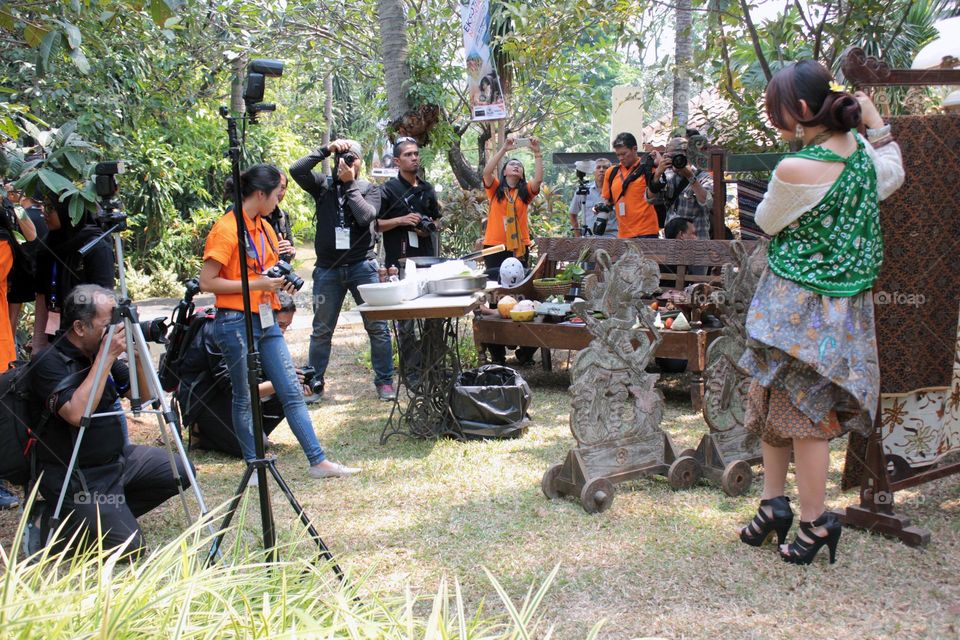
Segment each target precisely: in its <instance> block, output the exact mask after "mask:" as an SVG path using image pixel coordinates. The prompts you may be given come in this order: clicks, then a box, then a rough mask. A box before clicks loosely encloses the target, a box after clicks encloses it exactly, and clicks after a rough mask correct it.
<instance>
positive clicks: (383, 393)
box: [377, 384, 397, 401]
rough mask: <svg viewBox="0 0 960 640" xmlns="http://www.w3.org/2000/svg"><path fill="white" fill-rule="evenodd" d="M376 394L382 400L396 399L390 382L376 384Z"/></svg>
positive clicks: (395, 393)
mask: <svg viewBox="0 0 960 640" xmlns="http://www.w3.org/2000/svg"><path fill="white" fill-rule="evenodd" d="M377 396H379V398H380V399H381V400H384V401H388V400H396V399H397V392H396V390H395V389H394V388H393V385H392V384H381V385H377Z"/></svg>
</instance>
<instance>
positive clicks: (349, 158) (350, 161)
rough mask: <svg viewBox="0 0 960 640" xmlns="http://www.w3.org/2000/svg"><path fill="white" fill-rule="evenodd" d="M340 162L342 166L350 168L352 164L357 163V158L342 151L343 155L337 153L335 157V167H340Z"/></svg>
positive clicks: (350, 152) (350, 153)
mask: <svg viewBox="0 0 960 640" xmlns="http://www.w3.org/2000/svg"><path fill="white" fill-rule="evenodd" d="M341 160H343V164H345V165H347V166H348V167H352V166H353V163H354V162H356V161H357V156H356V154H354V153H353V152H352V151H344V152H343V153H338V154H337V156H336V161H337V163H336V164H337V166H340V161H341Z"/></svg>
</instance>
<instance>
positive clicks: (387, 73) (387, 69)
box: [377, 0, 410, 122]
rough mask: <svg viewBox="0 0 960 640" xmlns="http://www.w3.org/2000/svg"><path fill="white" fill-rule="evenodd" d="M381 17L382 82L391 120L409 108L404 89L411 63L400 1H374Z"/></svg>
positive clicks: (405, 24)
mask: <svg viewBox="0 0 960 640" xmlns="http://www.w3.org/2000/svg"><path fill="white" fill-rule="evenodd" d="M377 16H378V17H379V18H380V52H381V54H382V56H383V75H384V83H385V84H386V88H387V106H388V108H389V112H390V120H391V121H394V122H395V121H397V120H399V119H400V118H402V117H403V114H405V113H406V112H407V111H409V110H410V103H409V102H408V101H407V90H408V85H409V83H410V65H409V64H407V32H406V26H407V22H406V17H405V13H404V9H403V2H402V0H377Z"/></svg>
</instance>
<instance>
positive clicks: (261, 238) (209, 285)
mask: <svg viewBox="0 0 960 640" xmlns="http://www.w3.org/2000/svg"><path fill="white" fill-rule="evenodd" d="M281 178H282V175H281V173H280V170H279V169H277V168H276V167H274V166H273V165H268V164H258V165H254V166H253V167H250V168H249V169H247V170H246V171H245V172H244V173H243V174H242V175H241V176H240V194H241V197H242V200H243V205H242V206H243V220H244V223H245V225H246V231H245V234H244V235H245V237H246V241H247V247H246V260H245V262H246V264H244V265H242V266H241V252H240V250H239V247H238V246H237V224H236V217H235V216H234V214H233V212H230V213H227V214H225V215H224V216H223V217H222V218H220V219H219V220H218V221H217V222H216V224H214V225H213V228H212V229H211V230H210V234H209V235H208V236H207V244H206V248H205V249H204V252H203V268H202V269H201V271H200V286H201V288H202V289H203V290H204V291H209V292H211V293H214V294H216V296H217V300H216V306H217V315H216V318H215V320H214V335H215V336H216V340H217V344H218V345H219V347H220V350H221V352H222V353H223V358H224V361H225V362H226V364H227V367H228V368H229V371H230V382H231V386H232V387H233V405H232V411H233V424H234V427H235V429H236V432H237V436H238V437H239V440H240V449H241V450H242V451H243V457H244V459H245V460H247V461H248V462H249V461H251V460H254V459H255V458H256V450H255V449H254V443H253V415H252V413H251V408H250V388H249V386H248V382H247V366H246V355H247V337H246V332H245V330H244V316H243V296H242V293H241V283H240V275H241V272H240V269H241V268H246V269H249V270H250V273H249V277H250V308H251V311H252V313H253V318H252V320H253V333H254V340H256V341H257V346H258V350H259V352H260V354H261V366H262V369H263V372H264V375H265V377H266V379H267V380H269V381H270V382H272V383H273V386H274V388H275V390H276V394H277V397H278V398H279V399H280V402H281V404H282V405H283V410H284V413H285V415H286V416H287V422H289V423H290V429H291V430H292V431H293V434H294V435H295V436H296V437H297V440H298V441H299V442H300V446H301V447H302V448H303V452H304V454H306V456H307V460H308V462H309V463H310V468H309V469H308V473H309V475H310V477H311V478H329V477H342V476H349V475H353V474H355V473H358V472H359V471H360V470H359V469H354V468H350V467H345V466H343V465H341V464H337V463H335V462H331V461H330V460H327V459H326V456H325V455H324V452H323V449H322V448H321V447H320V443H319V442H318V441H317V437H316V435H315V434H314V432H313V424H312V423H311V422H310V415H309V413H308V412H307V406H306V404H305V403H304V401H303V394H302V391H301V387H300V383H299V381H298V380H297V374H296V370H295V368H294V365H293V360H292V359H291V358H290V352H289V350H288V349H287V344H286V342H284V340H283V334H282V333H281V331H280V327H279V326H278V325H277V321H276V310H277V309H279V307H280V303H279V300H278V298H277V292H278V291H279V290H280V289H285V290H287V291H288V292H290V293H294V292H295V288H294V287H293V285H292V284H291V283H290V282H289V281H288V280H287V279H286V278H285V277H276V278H275V277H270V276H267V275H265V273H266V272H267V271H269V270H270V268H271V267H273V266H274V265H275V264H276V263H277V261H278V254H279V251H278V243H277V237H276V234H275V233H274V231H273V229H272V228H271V227H270V225H269V224H267V223H266V222H265V221H264V219H263V218H264V217H265V216H268V215H270V213H271V212H273V210H274V209H275V208H276V206H277V201H278V200H279V196H280V191H281ZM256 479H257V476H256V474H254V475H252V476H251V484H255V483H256Z"/></svg>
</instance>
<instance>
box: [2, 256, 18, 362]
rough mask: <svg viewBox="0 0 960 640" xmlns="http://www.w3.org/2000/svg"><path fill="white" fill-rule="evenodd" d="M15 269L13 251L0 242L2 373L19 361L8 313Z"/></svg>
mask: <svg viewBox="0 0 960 640" xmlns="http://www.w3.org/2000/svg"><path fill="white" fill-rule="evenodd" d="M11 269H13V249H12V248H11V247H10V243H9V242H8V241H7V240H0V372H2V371H6V370H7V368H8V367H9V366H10V363H11V362H13V361H14V360H16V359H17V345H16V342H14V340H13V327H11V326H10V312H9V311H7V276H8V275H10V270H11Z"/></svg>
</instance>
